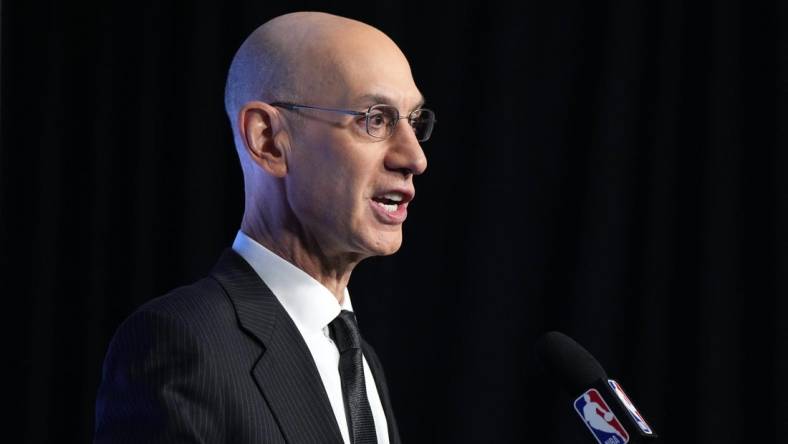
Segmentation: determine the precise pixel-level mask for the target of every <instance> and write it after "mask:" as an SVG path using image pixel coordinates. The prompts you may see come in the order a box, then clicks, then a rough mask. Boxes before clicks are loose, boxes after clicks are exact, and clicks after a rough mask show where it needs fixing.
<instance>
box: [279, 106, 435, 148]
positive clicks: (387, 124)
mask: <svg viewBox="0 0 788 444" xmlns="http://www.w3.org/2000/svg"><path fill="white" fill-rule="evenodd" d="M271 106H278V107H282V108H285V109H289V110H291V111H294V110H297V109H299V108H306V109H316V110H319V111H330V112H334V113H342V114H347V115H349V116H364V117H365V119H366V128H367V134H369V135H370V136H372V137H374V138H376V139H381V140H382V139H388V138H389V137H390V136H391V135H392V134H394V129H395V128H396V127H397V123H398V122H399V120H400V119H408V124H410V127H411V128H413V133H414V134H415V135H416V140H418V141H419V142H425V141H427V140H428V139H429V138H430V135H431V134H432V128H433V127H434V126H435V113H434V112H432V111H431V110H429V109H424V108H419V109H417V110H414V111H411V112H410V114H408V115H407V116H400V115H399V110H398V109H397V107H396V106H392V105H384V104H378V105H372V106H370V107H369V109H367V110H366V111H353V110H348V109H336V108H324V107H321V106H311V105H299V104H296V103H288V102H274V103H271Z"/></svg>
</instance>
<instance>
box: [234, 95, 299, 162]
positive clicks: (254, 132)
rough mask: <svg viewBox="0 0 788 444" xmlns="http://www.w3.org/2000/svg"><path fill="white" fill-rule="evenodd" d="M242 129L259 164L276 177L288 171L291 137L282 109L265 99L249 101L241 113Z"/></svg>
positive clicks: (251, 156)
mask: <svg viewBox="0 0 788 444" xmlns="http://www.w3.org/2000/svg"><path fill="white" fill-rule="evenodd" d="M238 131H240V132H241V140H243V143H244V145H245V147H246V152H247V153H248V154H249V157H250V158H251V159H252V160H253V161H254V162H255V163H256V164H258V165H260V167H261V168H262V169H264V170H265V171H266V172H268V173H269V174H271V175H272V176H274V177H284V176H285V175H286V174H287V150H288V149H289V145H288V144H289V139H288V137H287V131H285V126H284V121H282V117H281V115H280V114H279V110H277V109H276V108H275V107H273V106H271V105H269V104H267V103H263V102H257V101H254V102H248V103H246V105H244V107H243V108H241V111H239V113H238Z"/></svg>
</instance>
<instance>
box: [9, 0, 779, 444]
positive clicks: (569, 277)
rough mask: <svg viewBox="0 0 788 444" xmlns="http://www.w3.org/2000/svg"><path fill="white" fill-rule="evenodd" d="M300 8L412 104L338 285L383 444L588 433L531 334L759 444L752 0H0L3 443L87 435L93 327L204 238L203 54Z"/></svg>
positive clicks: (654, 399)
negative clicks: (390, 434)
mask: <svg viewBox="0 0 788 444" xmlns="http://www.w3.org/2000/svg"><path fill="white" fill-rule="evenodd" d="M301 9H308V10H324V11H327V12H333V13H337V14H340V15H345V16H349V17H352V18H356V19H359V20H362V21H365V22H368V23H370V24H372V25H374V26H376V27H378V28H380V29H382V30H383V31H384V32H386V33H387V34H389V35H390V36H392V38H394V40H395V41H396V42H398V44H399V45H400V46H401V48H402V49H403V51H404V52H405V53H406V54H407V55H408V57H409V59H410V62H411V65H412V68H413V72H414V77H415V78H416V81H417V84H418V85H419V87H420V89H421V90H422V92H423V93H424V94H425V95H426V97H427V101H428V106H429V107H430V108H433V109H435V110H436V111H437V115H438V125H437V127H436V131H435V133H434V135H433V139H432V140H430V141H429V142H427V143H426V144H425V145H424V149H425V152H426V153H427V155H428V158H429V162H430V166H429V168H428V170H427V173H426V174H425V175H423V176H421V177H419V178H418V179H417V181H416V185H417V191H418V198H417V199H416V201H415V202H414V204H413V205H412V207H411V209H412V211H411V212H410V217H409V219H408V222H407V223H406V226H405V243H404V245H403V247H402V249H401V250H400V252H399V253H397V254H396V255H394V256H393V257H388V258H376V259H372V260H369V261H367V262H365V263H363V264H361V265H360V266H359V267H358V268H357V270H356V271H355V272H354V274H353V279H352V280H351V286H350V288H351V292H352V295H353V301H354V305H355V306H356V309H357V311H358V312H359V313H360V319H361V321H360V322H361V325H362V328H363V329H364V333H365V335H366V337H367V338H368V340H369V341H370V342H371V343H373V344H374V345H375V346H376V348H377V350H378V353H379V355H380V356H381V358H382V360H383V362H384V364H385V365H386V370H387V374H388V379H389V386H390V388H391V391H392V396H393V401H394V407H395V409H396V411H397V415H398V420H399V424H400V428H401V431H402V434H403V438H404V439H405V441H406V442H446V443H466V442H467V443H486V442H534V443H535V442H540V443H542V442H544V443H558V442H566V443H575V442H577V443H579V442H590V441H589V439H590V437H586V436H584V435H585V434H586V433H587V432H585V431H583V429H582V425H581V424H580V422H579V421H578V420H577V419H576V418H574V417H573V415H575V413H574V412H573V411H571V409H570V406H569V403H568V402H567V401H568V398H567V397H565V395H563V394H562V392H561V391H560V389H559V388H558V387H557V386H556V385H554V384H553V383H552V382H550V381H549V380H547V379H545V376H544V375H543V374H542V373H540V370H539V368H538V366H537V365H536V364H535V361H534V358H533V351H532V350H533V343H534V340H535V339H536V338H537V337H538V335H539V334H541V333H542V332H544V331H547V330H553V329H557V330H561V331H564V332H566V333H567V334H569V335H570V336H572V337H573V338H575V339H576V340H578V342H580V343H581V344H583V345H584V346H585V347H586V348H588V349H589V350H590V351H591V352H592V353H593V354H594V355H595V356H596V357H597V358H598V359H599V360H600V362H601V363H602V364H603V366H605V368H606V369H607V371H608V373H609V374H610V375H611V376H612V377H614V378H616V379H618V380H619V381H621V382H622V384H623V385H624V387H625V388H627V390H628V392H629V394H630V397H632V398H633V400H634V401H635V403H636V404H637V405H638V407H639V408H640V409H641V411H642V412H643V413H644V415H645V416H646V418H647V419H648V420H649V421H650V423H651V425H652V426H653V427H654V428H655V429H656V430H657V431H658V432H659V433H660V434H662V435H663V436H665V437H666V438H667V439H666V442H673V443H715V444H716V443H745V442H747V443H750V442H786V439H788V438H786V429H788V420H786V418H788V403H787V402H786V399H788V389H787V388H786V382H785V375H788V363H787V360H786V358H787V356H788V352H787V347H788V342H787V340H786V327H785V325H786V321H787V320H788V308H787V306H788V303H786V295H787V294H788V175H787V174H786V172H787V171H788V152H787V150H786V149H787V148H788V137H787V135H786V132H787V130H786V129H787V128H788V124H787V122H788V109H787V105H786V102H787V101H786V97H787V96H788V93H787V91H788V56H786V54H788V36H787V35H788V30H787V29H786V28H787V27H788V4H787V3H786V2H784V1H782V0H774V1H764V2H761V1H741V2H735V1H724V2H716V3H715V4H714V5H712V6H707V5H705V2H683V3H682V2H646V1H643V2H631V1H616V2H598V1H592V2H589V1H583V0H576V1H560V2H544V1H538V2H536V1H534V2H524V3H520V4H519V5H509V4H506V3H504V2H478V3H467V4H466V3H446V4H444V5H438V4H432V3H428V2H423V1H422V2H396V3H394V2H391V3H388V2H346V3H339V2H332V3H331V4H330V5H328V4H327V3H324V2H308V1H301V2H284V1H278V2H269V1H265V2H263V1H245V2H229V1H228V2H218V1H216V2H212V1H172V0H170V1H161V2H158V1H149V0H143V1H134V2H132V1H127V2H102V3H95V4H88V3H84V2H57V1H47V0H43V1H4V2H3V3H2V40H1V41H2V77H1V79H2V109H1V112H0V117H1V118H2V139H1V142H2V148H0V242H2V243H1V244H0V260H2V263H0V269H1V270H2V271H3V275H4V276H3V277H2V286H1V287H0V288H2V290H0V293H1V294H2V296H3V298H2V302H3V306H4V309H3V313H4V315H5V317H6V318H7V320H6V322H4V323H3V324H4V326H6V329H7V331H6V333H5V334H4V336H5V339H6V341H7V343H8V344H9V345H8V346H6V347H5V350H4V356H5V363H6V366H8V367H10V368H11V369H12V370H13V371H16V372H18V373H19V375H21V376H18V377H15V378H12V379H8V377H6V378H5V383H6V387H7V388H8V389H10V390H6V391H5V393H6V396H7V397H6V400H5V404H6V405H7V406H10V407H11V410H12V412H13V413H14V414H15V416H12V417H10V419H11V421H10V424H9V425H8V426H7V427H6V428H7V429H10V430H12V431H15V432H19V433H20V437H19V438H20V440H17V441H9V442H31V443H32V442H36V443H37V442H87V441H89V440H90V437H91V433H92V426H93V418H92V417H93V402H94V397H95V394H96V387H97V384H98V383H99V379H100V372H101V363H102V359H103V355H104V353H105V351H106V347H107V344H108V341H109V340H110V338H111V336H112V334H113V332H114V330H115V329H116V328H117V326H118V324H119V323H120V322H121V320H122V319H124V318H125V317H126V316H127V315H128V314H130V313H131V312H132V311H133V310H134V308H135V307H137V306H138V305H139V304H141V303H143V302H144V301H146V300H148V299H150V298H153V297H155V296H157V295H160V294H162V293H164V292H166V291H168V290H169V289H171V288H173V287H175V286H178V285H182V284H185V283H188V282H190V281H192V280H195V279H197V278H198V277H200V276H202V275H204V274H205V273H206V272H207V271H208V270H209V269H210V267H211V266H212V265H213V263H214V261H215V260H216V258H217V257H218V254H219V253H220V251H221V250H222V249H223V248H225V247H227V246H229V245H230V243H231V241H232V239H233V237H234V236H235V232H236V230H237V228H238V225H239V223H240V216H241V213H242V204H243V201H242V181H241V171H240V168H239V166H238V162H237V159H236V155H235V152H234V149H233V147H232V138H231V134H230V130H229V125H228V123H227V121H226V117H225V115H224V110H223V96H222V95H223V87H224V78H225V74H226V70H227V68H228V66H229V62H230V59H231V57H232V55H233V54H234V51H235V49H236V48H237V47H238V46H239V45H240V43H241V42H242V40H243V39H244V38H245V36H246V35H247V34H248V33H249V32H251V31H252V30H253V29H254V28H255V27H256V26H258V25H259V24H261V23H263V22H264V21H266V20H268V19H269V18H272V17H274V16H276V15H279V14H281V13H284V12H289V11H294V10H301ZM584 440H585V441H584Z"/></svg>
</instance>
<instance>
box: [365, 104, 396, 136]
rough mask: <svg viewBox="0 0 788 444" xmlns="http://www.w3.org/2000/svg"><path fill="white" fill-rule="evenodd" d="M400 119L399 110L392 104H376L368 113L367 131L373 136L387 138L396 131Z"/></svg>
mask: <svg viewBox="0 0 788 444" xmlns="http://www.w3.org/2000/svg"><path fill="white" fill-rule="evenodd" d="M398 120H399V111H397V108H396V107H393V106H391V105H375V106H372V107H370V108H369V113H368V114H367V132H368V133H369V135H370V136H372V137H377V138H379V139H385V138H387V137H388V136H390V135H391V133H392V132H393V131H394V127H395V126H396V124H397V121H398Z"/></svg>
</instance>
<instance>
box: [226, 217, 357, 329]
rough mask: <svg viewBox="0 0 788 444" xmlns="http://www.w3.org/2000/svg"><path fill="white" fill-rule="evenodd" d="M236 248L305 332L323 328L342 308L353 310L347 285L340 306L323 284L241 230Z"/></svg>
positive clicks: (237, 236)
mask: <svg viewBox="0 0 788 444" xmlns="http://www.w3.org/2000/svg"><path fill="white" fill-rule="evenodd" d="M233 250H235V252H237V253H238V254H240V255H241V257H243V258H244V259H245V260H246V262H248V263H249V265H251V266H252V268H253V269H254V271H255V272H256V273H257V274H258V275H259V276H260V279H262V280H263V282H265V284H266V285H267V286H268V288H270V289H271V291H272V292H273V293H274V296H275V297H276V299H277V300H279V303H280V304H282V306H283V307H284V309H285V311H287V314H288V315H290V317H291V318H292V319H293V321H294V322H295V323H296V325H297V326H298V329H299V330H301V331H302V332H303V331H306V332H318V331H322V330H323V329H324V327H326V326H327V325H328V323H329V322H331V321H332V320H334V318H336V317H337V315H339V312H340V311H341V310H349V311H353V306H352V304H351V303H350V292H348V289H347V288H345V297H344V300H343V302H342V305H340V304H339V302H338V301H337V299H336V297H334V294H333V293H331V292H330V291H329V290H328V289H327V288H326V287H324V286H323V284H321V283H320V282H318V281H317V280H315V279H314V278H313V277H312V276H310V275H308V274H307V273H306V272H305V271H303V270H301V269H300V268H298V267H296V266H295V265H293V264H291V263H290V262H288V261H286V260H284V259H282V258H281V257H279V256H277V255H276V254H275V253H274V252H272V251H271V250H269V249H267V248H265V247H264V246H262V245H260V244H259V243H258V242H257V241H255V240H254V239H252V238H251V237H249V236H248V235H247V234H246V233H244V232H242V231H241V230H238V235H236V237H235V241H234V242H233Z"/></svg>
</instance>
